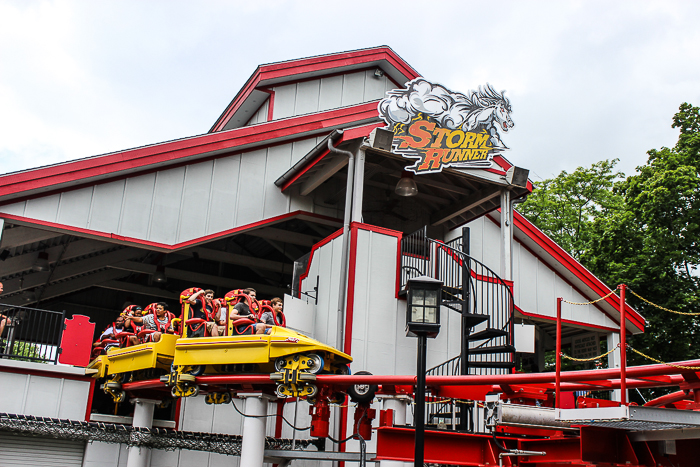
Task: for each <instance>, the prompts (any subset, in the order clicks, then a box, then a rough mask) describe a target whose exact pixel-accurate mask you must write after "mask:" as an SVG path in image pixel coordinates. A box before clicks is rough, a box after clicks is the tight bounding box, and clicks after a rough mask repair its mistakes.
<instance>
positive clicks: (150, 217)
mask: <svg viewBox="0 0 700 467" xmlns="http://www.w3.org/2000/svg"><path fill="white" fill-rule="evenodd" d="M159 174H160V171H158V172H156V174H155V176H154V177H153V190H152V191H151V209H150V211H149V213H148V229H146V238H147V239H148V240H150V239H151V229H152V227H153V210H154V209H155V206H156V192H157V188H158V175H159Z"/></svg>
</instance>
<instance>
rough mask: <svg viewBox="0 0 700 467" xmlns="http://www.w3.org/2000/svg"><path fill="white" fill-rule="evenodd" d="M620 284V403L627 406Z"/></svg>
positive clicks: (624, 332) (624, 287)
mask: <svg viewBox="0 0 700 467" xmlns="http://www.w3.org/2000/svg"><path fill="white" fill-rule="evenodd" d="M626 289H627V286H626V285H625V284H620V403H621V404H622V405H625V404H627V326H626V324H627V317H626V316H625V290H626Z"/></svg>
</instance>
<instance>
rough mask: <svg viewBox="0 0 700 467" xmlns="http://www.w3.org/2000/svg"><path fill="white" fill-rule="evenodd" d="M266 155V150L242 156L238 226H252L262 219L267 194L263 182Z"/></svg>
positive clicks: (237, 215)
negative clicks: (251, 224)
mask: <svg viewBox="0 0 700 467" xmlns="http://www.w3.org/2000/svg"><path fill="white" fill-rule="evenodd" d="M266 153H267V150H266V149H260V150H257V151H253V152H247V153H245V154H242V155H241V171H240V177H239V182H238V183H239V188H238V190H239V193H240V195H239V197H238V208H237V209H236V225H245V224H250V223H252V222H256V221H259V220H260V219H261V216H262V212H263V202H264V199H263V194H264V192H265V190H264V187H263V182H264V181H265V164H266V160H267V157H266Z"/></svg>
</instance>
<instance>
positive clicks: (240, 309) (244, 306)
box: [229, 288, 267, 335]
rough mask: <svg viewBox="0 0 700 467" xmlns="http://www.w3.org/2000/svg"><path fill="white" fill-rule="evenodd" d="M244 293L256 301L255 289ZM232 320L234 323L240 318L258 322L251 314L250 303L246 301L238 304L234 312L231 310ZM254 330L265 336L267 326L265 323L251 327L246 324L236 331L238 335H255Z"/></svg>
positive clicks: (244, 290)
mask: <svg viewBox="0 0 700 467" xmlns="http://www.w3.org/2000/svg"><path fill="white" fill-rule="evenodd" d="M243 292H244V293H245V294H246V295H248V296H249V297H250V299H251V300H253V301H255V296H256V292H255V289H251V288H248V289H243ZM229 317H230V319H231V320H232V321H235V320H237V319H240V318H249V319H252V320H253V321H256V316H255V314H253V313H251V311H250V307H249V306H248V303H246V301H242V302H238V303H236V305H235V306H234V307H233V310H231V314H230V316H229ZM253 328H255V334H265V329H266V328H267V326H265V324H263V323H256V324H255V325H250V324H244V325H241V326H238V328H237V329H236V331H237V332H238V334H239V335H240V334H253Z"/></svg>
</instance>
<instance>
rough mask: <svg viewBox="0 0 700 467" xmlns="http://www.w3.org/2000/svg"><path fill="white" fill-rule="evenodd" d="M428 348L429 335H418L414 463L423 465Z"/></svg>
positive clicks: (418, 466) (418, 465)
mask: <svg viewBox="0 0 700 467" xmlns="http://www.w3.org/2000/svg"><path fill="white" fill-rule="evenodd" d="M427 350H428V337H427V336H426V335H425V334H422V335H419V336H418V370H417V373H416V376H417V381H416V411H415V414H414V415H413V418H414V425H415V427H416V441H415V451H414V457H413V465H414V466H415V467H423V463H424V462H423V461H424V459H425V450H424V443H425V366H426V363H425V361H426V359H427V355H426V354H427Z"/></svg>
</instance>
